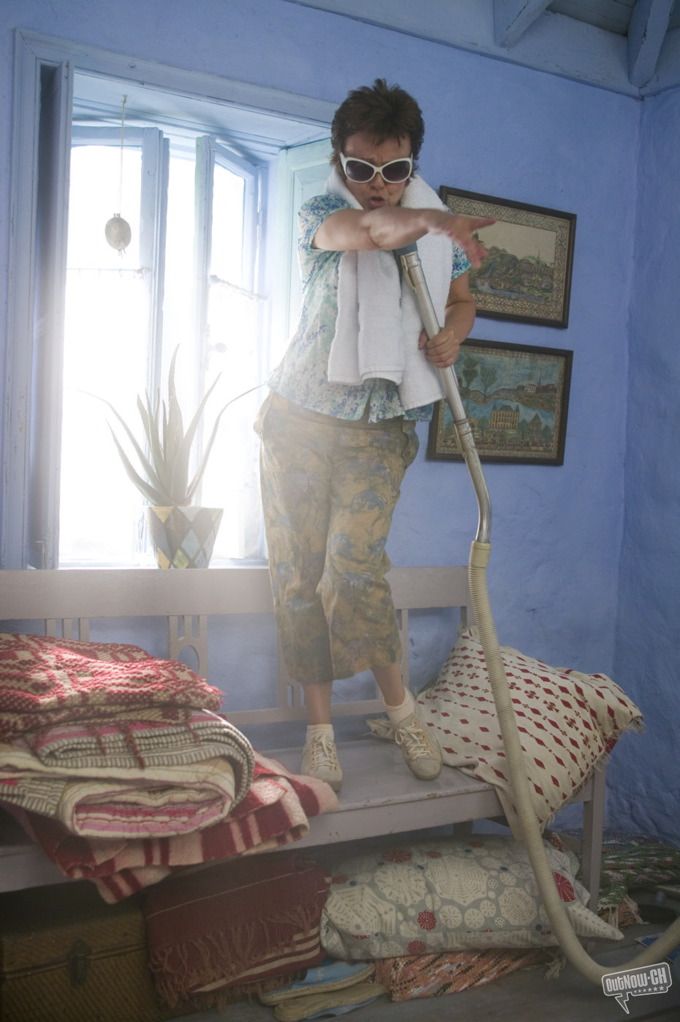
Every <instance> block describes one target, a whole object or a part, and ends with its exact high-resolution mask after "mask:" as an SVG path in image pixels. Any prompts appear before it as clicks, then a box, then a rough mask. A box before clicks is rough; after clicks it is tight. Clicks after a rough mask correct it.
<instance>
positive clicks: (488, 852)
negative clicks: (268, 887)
mask: <svg viewBox="0 0 680 1022" xmlns="http://www.w3.org/2000/svg"><path fill="white" fill-rule="evenodd" d="M545 847H546V850H547V853H548V856H549V861H550V865H551V868H552V871H553V877H554V879H555V883H556V884H557V887H558V890H559V893H560V897H561V898H562V901H563V902H564V903H565V906H566V909H567V912H568V914H569V917H570V919H571V922H572V924H573V926H574V929H575V931H576V933H577V934H578V935H579V936H581V937H589V938H590V937H594V938H601V939H605V940H607V939H610V940H620V939H621V938H622V934H621V933H620V931H619V930H617V929H615V928H614V927H612V926H609V925H608V924H607V923H605V922H603V921H602V920H601V919H599V918H598V917H597V916H596V915H595V914H594V913H593V912H591V911H590V910H589V909H588V908H587V907H586V901H587V898H588V893H587V891H585V889H584V888H583V887H582V886H581V885H580V884H579V883H578V882H577V881H576V880H575V879H574V876H573V869H572V866H571V862H570V858H569V856H568V854H567V853H565V852H561V851H559V850H558V849H556V848H554V847H552V846H551V845H549V844H548V843H547V842H546V843H545ZM321 942H322V944H323V947H324V949H325V950H326V952H327V953H328V954H329V955H332V956H334V957H337V958H346V959H376V958H390V957H393V956H397V955H419V954H427V953H434V952H438V951H452V950H457V949H464V948H477V949H479V948H487V947H546V946H552V945H554V944H555V943H556V941H555V938H554V936H553V934H552V931H551V929H550V925H549V922H548V919H547V916H546V915H545V912H544V909H543V907H542V905H541V901H540V897H539V894H538V891H537V888H536V882H535V880H534V876H533V872H532V869H531V865H530V862H529V858H528V855H527V852H526V849H525V848H524V846H523V845H521V844H519V843H518V842H516V841H514V840H512V839H510V838H504V837H486V836H480V837H474V838H473V839H471V840H469V841H467V842H466V841H462V840H456V839H443V840H442V839H440V840H435V841H429V842H418V843H415V844H403V845H399V844H397V845H394V846H392V847H388V848H383V849H379V848H373V849H371V850H370V851H368V852H366V853H365V854H361V855H357V856H353V857H351V858H347V859H343V860H341V861H339V862H338V863H336V864H335V866H334V869H333V872H332V878H331V886H330V893H329V896H328V899H327V901H326V904H325V906H324V910H323V913H322V917H321Z"/></svg>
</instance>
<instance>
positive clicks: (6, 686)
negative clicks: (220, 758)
mask: <svg viewBox="0 0 680 1022" xmlns="http://www.w3.org/2000/svg"><path fill="white" fill-rule="evenodd" d="M221 700H222V693H221V692H220V690H219V689H217V688H214V687H213V686H212V685H208V683H207V682H206V681H204V680H203V678H201V677H199V676H198V674H196V673H195V672H194V671H192V670H191V669H190V668H188V667H186V666H185V665H184V664H182V663H180V662H179V661H177V660H159V659H157V658H155V657H151V656H149V654H148V653H145V652H144V650H143V649H140V648H139V647H137V646H129V645H121V644H120V643H95V642H76V641H73V640H68V639H55V638H52V637H50V636H44V635H14V634H0V741H7V740H8V739H11V738H13V737H14V736H16V735H20V734H24V733H25V732H26V731H36V730H37V729H39V728H43V727H46V726H48V725H51V724H55V723H57V722H59V721H65V720H68V721H70V722H71V723H72V722H73V721H76V720H86V719H88V718H92V717H99V718H101V717H104V716H106V715H109V716H112V717H115V716H116V714H117V713H119V712H121V711H124V710H129V709H131V708H133V707H135V706H139V707H144V708H147V707H149V706H160V705H164V704H171V705H173V706H186V707H194V708H195V709H202V708H203V709H208V710H217V709H219V706H220V704H221Z"/></svg>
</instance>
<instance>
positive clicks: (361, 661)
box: [256, 394, 418, 685]
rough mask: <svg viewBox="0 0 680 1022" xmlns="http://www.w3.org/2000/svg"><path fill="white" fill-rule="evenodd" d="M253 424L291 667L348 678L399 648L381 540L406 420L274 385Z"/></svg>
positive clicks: (412, 450)
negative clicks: (350, 415)
mask: <svg viewBox="0 0 680 1022" xmlns="http://www.w3.org/2000/svg"><path fill="white" fill-rule="evenodd" d="M256 429H257V431H258V432H259V433H260V436H261V439H262V448H261V456H260V458H261V460H260V480H261V487H262V501H263V506H264V519H265V529H266V535H267V545H268V547H269V566H270V572H271V579H272V592H273V597H274V607H275V611H276V619H277V625H278V629H279V636H280V640H281V645H282V649H283V655H284V658H285V662H286V667H287V670H288V673H289V675H290V677H291V678H293V679H295V680H296V681H299V682H300V683H301V684H303V685H308V684H313V683H315V682H329V681H332V680H333V679H334V678H348V677H351V676H352V675H354V674H358V673H359V672H360V671H363V670H367V669H370V668H374V667H387V666H389V665H390V664H393V663H398V662H399V660H400V659H401V643H400V638H399V630H398V628H397V622H396V615H395V611H394V605H393V603H392V595H391V593H390V588H389V584H388V582H387V580H386V579H385V573H386V572H387V571H388V569H389V567H390V562H389V558H388V556H387V554H386V553H385V544H386V542H387V536H388V533H389V529H390V524H391V522H392V513H393V511H394V507H395V504H396V502H397V498H398V497H399V489H400V486H401V481H402V479H403V477H404V472H405V471H406V469H407V468H408V466H409V465H410V464H411V462H412V461H413V459H414V458H415V456H416V454H417V452H418V437H417V435H416V433H415V423H413V422H409V421H407V420H404V419H402V418H398V419H389V420H386V421H385V422H381V423H377V424H373V423H368V422H364V421H362V422H359V423H347V422H345V421H344V420H342V419H335V418H332V417H330V416H327V415H319V414H317V413H315V412H308V411H306V410H304V409H300V408H298V407H297V406H294V405H291V404H290V403H289V402H287V401H285V400H284V399H283V398H280V397H279V396H278V395H276V394H272V395H271V396H270V397H269V398H267V400H266V401H265V403H264V405H263V408H262V411H261V413H260V416H259V418H258V423H257V425H256Z"/></svg>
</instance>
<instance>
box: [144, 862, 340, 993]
mask: <svg viewBox="0 0 680 1022" xmlns="http://www.w3.org/2000/svg"><path fill="white" fill-rule="evenodd" d="M327 890H328V880H327V878H326V876H325V874H324V871H323V870H322V869H321V867H320V866H318V865H317V864H316V863H314V862H312V861H310V860H307V859H303V858H302V857H299V856H291V855H272V856H268V857H260V856H255V857H253V858H247V859H239V860H236V861H234V862H231V863H225V864H223V865H221V866H219V867H217V868H213V869H209V870H199V871H196V872H185V873H183V874H182V875H181V876H176V877H172V878H169V879H168V880H167V881H166V882H165V883H163V884H160V885H159V886H158V887H155V888H153V889H152V890H151V891H149V892H148V894H147V895H146V897H145V899H144V907H143V911H144V916H145V920H146V933H147V945H148V954H149V967H150V968H151V971H152V972H153V975H154V979H155V981H156V985H157V988H158V991H159V993H160V994H161V996H162V997H163V999H164V1000H165V1001H166V1002H167V1003H168V1004H169V1005H171V1006H172V1005H175V1004H176V1003H177V1002H178V1001H179V1000H182V999H185V998H187V997H189V996H190V995H191V994H192V993H194V992H196V991H198V990H205V989H210V990H216V989H219V988H223V987H227V986H232V985H234V984H240V983H243V982H245V981H252V980H263V979H265V978H267V977H270V976H282V975H284V976H285V975H289V974H290V973H293V972H297V971H298V970H300V969H306V968H308V967H309V966H311V965H315V964H317V962H320V961H321V960H322V959H323V958H324V957H325V952H324V951H323V950H322V948H321V944H320V941H319V924H320V920H321V911H322V908H323V905H324V902H325V900H326V894H327Z"/></svg>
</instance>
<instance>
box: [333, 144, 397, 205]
mask: <svg viewBox="0 0 680 1022" xmlns="http://www.w3.org/2000/svg"><path fill="white" fill-rule="evenodd" d="M343 151H344V154H345V156H355V157H356V158H357V159H359V160H368V162H369V163H373V164H375V166H377V167H381V166H382V165H383V164H384V163H389V161H390V160H398V159H399V158H400V157H402V156H410V155H411V139H410V138H409V136H408V135H404V136H402V138H388V139H387V140H386V141H384V142H376V140H375V139H374V138H373V136H372V135H368V134H366V132H364V131H357V132H356V133H355V134H354V135H349V136H348V137H347V139H346V140H345V148H344V150H343ZM338 170H339V173H340V174H341V175H342V176H343V178H344V181H345V184H346V185H347V188H348V189H349V191H350V192H351V193H352V195H353V196H354V198H355V199H356V200H357V202H358V203H359V205H360V206H361V207H362V208H363V209H377V208H378V207H379V206H398V205H399V203H400V202H401V197H402V195H403V194H404V190H405V188H406V185H407V184H408V180H406V181H401V182H400V183H399V184H396V185H392V184H386V183H385V181H383V179H382V176H381V175H380V174H376V175H375V176H374V178H373V180H372V181H369V182H368V183H367V184H361V183H360V182H358V181H350V180H349V178H348V177H346V176H345V175H344V174H343V171H342V168H341V167H339V168H338Z"/></svg>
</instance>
